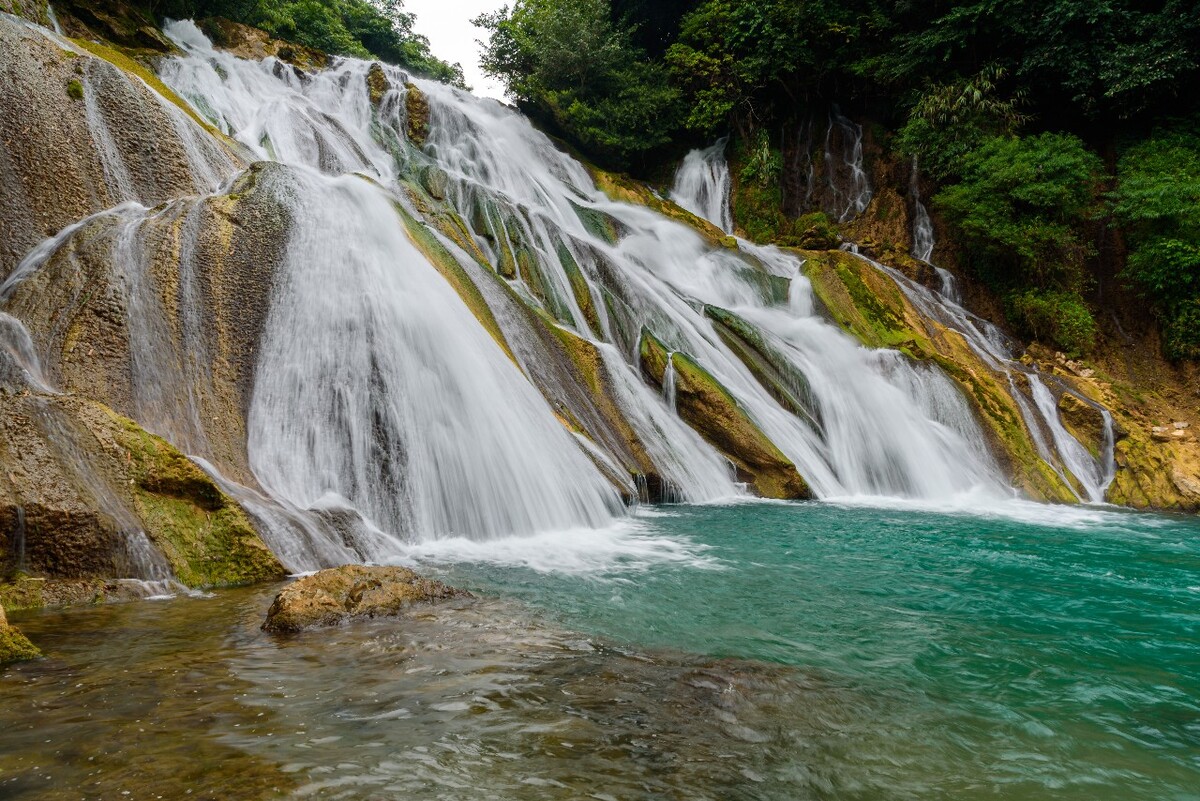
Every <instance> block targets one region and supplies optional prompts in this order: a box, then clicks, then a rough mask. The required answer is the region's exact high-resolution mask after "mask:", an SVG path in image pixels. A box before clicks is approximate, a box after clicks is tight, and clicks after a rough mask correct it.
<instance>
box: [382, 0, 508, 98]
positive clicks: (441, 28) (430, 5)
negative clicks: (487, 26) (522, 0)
mask: <svg viewBox="0 0 1200 801" xmlns="http://www.w3.org/2000/svg"><path fill="white" fill-rule="evenodd" d="M503 5H511V2H509V3H506V2H505V0H404V10H405V11H409V12H411V13H413V14H416V15H417V24H416V26H415V30H416V32H417V33H419V34H421V35H423V36H425V37H427V38H428V39H429V47H430V49H431V50H432V51H433V54H434V55H435V56H437V57H438V58H440V59H443V60H445V61H449V62H450V63H451V64H453V63H454V62H456V61H457V62H459V63H460V64H462V67H463V72H464V73H466V78H467V85H468V86H470V87H472V88H474V90H475V94H477V95H482V96H486V97H496V98H500V99H503V98H504V90H503V89H502V88H501V86H500V84H498V83H496V82H495V81H494V80H492V79H491V78H486V77H484V75H483V73H482V72H480V71H479V45H477V44H476V43H475V40H476V39H482V38H483V35H484V31H483V29H481V28H476V27H475V26H474V25H472V24H471V20H472V19H474V18H475V17H477V16H478V15H480V14H483V13H485V12H488V11H495V10H496V9H497V8H499V7H500V6H503Z"/></svg>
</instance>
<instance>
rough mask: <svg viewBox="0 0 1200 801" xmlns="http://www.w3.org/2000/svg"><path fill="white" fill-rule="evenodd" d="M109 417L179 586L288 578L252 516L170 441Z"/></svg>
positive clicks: (146, 520)
mask: <svg viewBox="0 0 1200 801" xmlns="http://www.w3.org/2000/svg"><path fill="white" fill-rule="evenodd" d="M106 411H107V410H106ZM108 414H109V415H110V417H111V419H112V422H113V423H114V424H115V425H114V426H113V434H114V436H115V438H116V439H117V442H118V444H119V445H120V446H121V448H122V449H123V450H124V451H125V454H126V458H127V459H128V463H129V471H130V475H131V477H132V481H133V486H132V487H131V491H132V495H133V501H134V506H135V509H136V511H137V513H138V516H139V517H140V518H141V520H142V523H143V525H145V527H146V533H147V534H148V535H149V537H150V538H151V540H153V542H154V544H155V545H156V546H158V548H159V550H161V551H162V553H163V554H164V556H166V558H167V561H168V563H169V564H170V565H171V569H172V571H173V572H174V573H175V576H176V577H177V578H178V579H179V580H180V581H181V582H183V583H184V584H186V585H188V586H190V587H215V586H235V585H240V584H252V583H256V582H262V581H272V580H277V579H280V578H283V577H284V576H285V575H286V571H284V569H283V566H282V565H280V563H279V560H278V559H276V558H275V556H274V555H273V554H272V553H271V552H270V550H268V549H267V547H266V546H265V545H264V544H263V542H262V540H261V539H259V537H258V534H257V533H256V532H255V530H254V526H253V525H252V524H251V523H250V519H249V518H248V517H247V516H246V513H245V512H244V511H243V510H242V509H241V507H239V506H238V505H237V504H236V503H234V502H233V501H232V500H231V499H229V498H228V497H226V496H225V494H224V493H223V492H221V490H220V488H219V487H217V485H216V484H215V483H213V481H212V479H211V478H209V477H208V475H207V474H205V473H204V471H202V470H201V469H200V468H199V467H197V466H196V465H195V463H193V462H192V461H191V460H190V459H188V458H187V457H186V456H184V455H183V454H182V453H180V452H179V451H177V450H176V449H175V448H174V447H172V446H171V445H170V444H169V443H168V442H167V441H166V440H164V439H162V438H160V437H156V436H154V435H153V434H150V433H149V432H147V431H146V430H144V429H142V428H140V427H139V426H138V425H137V424H136V423H134V422H133V421H132V420H128V419H126V418H124V417H121V416H120V415H118V414H116V413H115V412H111V411H109V412H108Z"/></svg>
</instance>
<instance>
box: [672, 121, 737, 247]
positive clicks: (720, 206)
mask: <svg viewBox="0 0 1200 801" xmlns="http://www.w3.org/2000/svg"><path fill="white" fill-rule="evenodd" d="M728 143H729V139H728V137H724V138H721V139H719V140H717V142H716V144H714V145H713V146H712V147H708V148H705V149H704V150H693V151H691V152H690V153H688V154H687V156H686V157H684V159H683V163H682V164H680V165H679V169H678V170H677V171H676V173H675V183H674V185H673V186H672V187H671V200H673V201H675V202H676V203H677V204H679V205H680V206H681V207H683V208H685V209H687V210H688V211H690V212H691V213H692V214H695V215H696V216H697V217H700V218H701V219H705V220H708V221H709V222H710V223H712V224H713V225H715V226H717V227H718V228H720V229H721V230H722V231H724V232H725V233H727V234H732V233H733V212H732V211H731V210H730V207H729V189H730V179H729V162H728V161H726V159H725V146H726V145H727V144H728Z"/></svg>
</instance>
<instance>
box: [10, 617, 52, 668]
mask: <svg viewBox="0 0 1200 801" xmlns="http://www.w3.org/2000/svg"><path fill="white" fill-rule="evenodd" d="M41 655H42V652H41V651H39V650H38V649H37V648H36V647H35V646H34V644H33V643H31V642H30V641H29V639H28V638H27V637H26V636H25V635H24V634H22V633H21V632H20V631H19V630H17V628H16V627H15V626H7V625H4V624H3V623H0V665H6V664H9V663H12V662H25V661H28V660H30V659H37V658H38V657H40V656H41Z"/></svg>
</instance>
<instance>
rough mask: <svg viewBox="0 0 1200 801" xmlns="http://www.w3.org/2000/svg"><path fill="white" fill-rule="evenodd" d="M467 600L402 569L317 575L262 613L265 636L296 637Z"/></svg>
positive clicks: (302, 581) (457, 592) (456, 591)
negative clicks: (425, 606) (417, 607)
mask: <svg viewBox="0 0 1200 801" xmlns="http://www.w3.org/2000/svg"><path fill="white" fill-rule="evenodd" d="M470 597H472V596H471V594H470V593H469V592H466V591H465V590H459V589H455V588H454V587H449V586H447V585H445V584H443V583H441V582H440V581H434V580H432V579H427V578H422V577H421V576H418V575H417V574H416V573H414V572H413V571H411V570H409V569H408V568H404V567H363V566H360V565H346V566H345V567H338V568H333V569H330V570H322V571H320V572H319V573H314V574H313V575H311V576H305V577H304V578H302V579H300V580H299V581H296V582H295V583H293V584H290V585H288V587H286V588H285V589H284V590H283V591H282V592H281V593H279V595H277V596H276V597H275V601H274V602H273V603H272V604H271V608H270V609H269V610H268V611H267V619H266V622H265V623H263V629H264V630H265V631H271V632H277V633H296V632H300V631H304V630H305V629H311V628H320V627H323V626H337V625H340V624H343V623H346V622H349V621H351V620H356V619H362V618H373V617H395V616H396V615H400V614H403V613H404V612H405V611H406V610H407V609H409V608H410V607H412V606H413V605H414V604H429V603H433V602H435V601H445V600H452V599H465V598H470Z"/></svg>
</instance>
